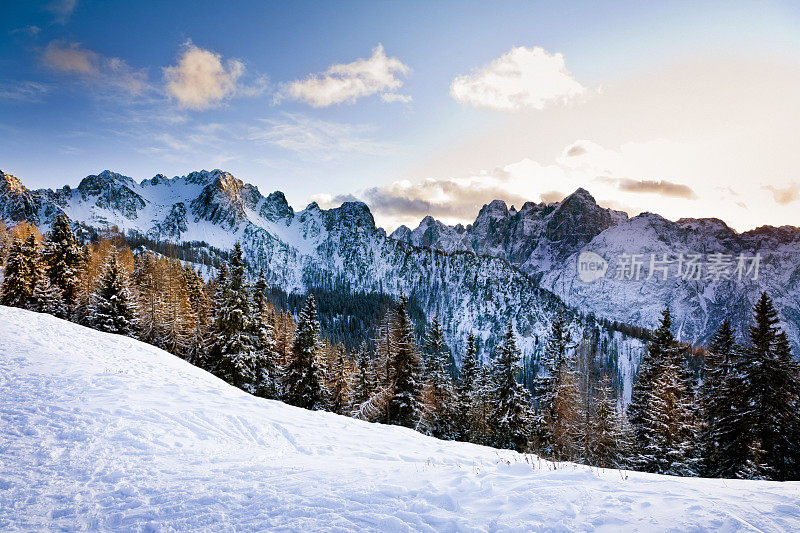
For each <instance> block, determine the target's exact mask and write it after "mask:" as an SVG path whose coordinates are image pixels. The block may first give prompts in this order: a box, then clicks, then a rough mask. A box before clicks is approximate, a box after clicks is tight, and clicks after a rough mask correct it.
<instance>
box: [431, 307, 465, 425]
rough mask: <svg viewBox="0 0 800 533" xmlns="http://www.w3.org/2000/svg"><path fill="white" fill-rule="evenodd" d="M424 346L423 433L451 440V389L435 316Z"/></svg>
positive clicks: (453, 412)
mask: <svg viewBox="0 0 800 533" xmlns="http://www.w3.org/2000/svg"><path fill="white" fill-rule="evenodd" d="M425 347H426V349H427V351H428V354H427V364H426V365H425V367H426V368H425V374H426V375H425V377H426V383H425V386H424V388H423V398H424V402H423V403H424V414H423V432H424V433H427V434H429V435H432V436H434V437H437V438H440V439H454V438H455V437H456V435H457V428H456V408H457V406H456V398H455V390H454V387H453V380H452V378H451V373H450V372H449V371H448V369H447V366H448V359H447V358H448V355H449V354H448V353H447V346H446V345H445V343H444V332H443V331H442V326H441V323H440V322H439V315H438V313H437V314H436V315H435V316H434V318H433V321H432V322H431V326H430V328H429V330H428V332H427V335H426V341H425Z"/></svg>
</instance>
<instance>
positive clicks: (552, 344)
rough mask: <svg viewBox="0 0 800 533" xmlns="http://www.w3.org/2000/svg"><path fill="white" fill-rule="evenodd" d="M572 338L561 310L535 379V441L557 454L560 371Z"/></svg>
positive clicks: (547, 452)
mask: <svg viewBox="0 0 800 533" xmlns="http://www.w3.org/2000/svg"><path fill="white" fill-rule="evenodd" d="M569 342H570V337H569V331H568V330H567V320H566V317H565V316H564V313H563V311H561V310H559V311H558V312H557V313H556V315H555V317H554V318H553V321H552V322H551V324H550V330H549V331H548V333H547V337H546V339H545V349H544V353H543V355H542V357H541V360H540V362H539V368H538V370H537V373H536V377H535V378H534V380H533V390H534V395H535V402H534V403H535V417H534V424H533V426H534V441H535V444H536V448H537V451H538V452H539V453H541V454H545V455H553V454H554V452H555V449H554V448H555V444H554V435H553V429H554V427H553V426H554V422H555V421H556V420H557V415H556V401H557V398H558V384H559V375H560V374H561V373H562V372H561V370H562V368H563V367H564V365H565V362H566V354H567V346H568V344H569Z"/></svg>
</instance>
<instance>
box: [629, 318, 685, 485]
mask: <svg viewBox="0 0 800 533" xmlns="http://www.w3.org/2000/svg"><path fill="white" fill-rule="evenodd" d="M671 328H672V318H671V316H670V310H669V307H667V308H665V309H664V311H663V313H662V317H661V324H660V325H659V327H658V329H657V330H656V331H655V333H654V335H653V338H652V339H651V341H650V346H649V347H648V351H647V354H646V356H645V357H644V359H643V361H642V365H641V367H640V370H639V376H638V378H637V381H636V384H635V385H634V389H633V393H632V395H631V404H630V405H629V411H628V412H629V414H630V420H631V424H632V426H633V431H634V439H635V441H634V454H635V457H634V459H633V460H634V462H635V465H636V466H637V467H638V468H639V469H641V470H644V471H647V472H656V473H660V474H670V475H692V474H693V473H694V472H695V471H696V469H697V466H698V465H697V456H696V448H695V443H696V441H697V425H696V419H695V413H694V410H693V407H694V402H693V396H692V384H691V376H690V374H689V372H688V369H687V368H686V364H685V361H684V356H683V354H684V349H683V348H681V347H680V346H679V345H678V343H677V342H676V341H675V338H674V336H673V334H672V330H671Z"/></svg>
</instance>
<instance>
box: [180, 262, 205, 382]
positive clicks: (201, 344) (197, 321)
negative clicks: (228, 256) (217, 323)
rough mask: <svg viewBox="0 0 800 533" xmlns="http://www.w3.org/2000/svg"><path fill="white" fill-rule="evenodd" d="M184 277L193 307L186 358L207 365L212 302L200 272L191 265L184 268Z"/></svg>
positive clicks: (194, 363) (203, 365)
mask: <svg viewBox="0 0 800 533" xmlns="http://www.w3.org/2000/svg"><path fill="white" fill-rule="evenodd" d="M183 278H184V283H185V285H186V290H187V293H188V298H189V305H190V306H191V308H192V319H193V320H192V322H191V326H190V332H189V338H190V340H189V347H188V350H187V351H186V360H187V361H189V362H190V363H192V364H193V365H195V366H199V367H201V368H202V367H205V366H206V352H207V349H208V346H209V336H210V329H209V326H210V318H211V316H210V313H211V309H210V304H209V299H208V296H207V294H206V292H205V284H204V283H203V278H202V276H200V274H199V273H198V272H197V271H196V270H195V269H193V268H192V267H190V266H185V267H184V269H183Z"/></svg>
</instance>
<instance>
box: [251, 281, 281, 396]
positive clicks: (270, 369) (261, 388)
mask: <svg viewBox="0 0 800 533" xmlns="http://www.w3.org/2000/svg"><path fill="white" fill-rule="evenodd" d="M272 314H273V312H272V309H271V306H270V305H269V304H268V303H267V281H266V279H265V278H264V272H263V271H261V272H259V275H258V280H257V281H256V284H255V286H254V287H253V333H254V335H255V340H256V346H255V354H256V361H255V366H256V379H255V391H256V394H258V395H259V396H262V397H264V398H277V394H278V388H277V379H278V372H277V364H276V359H277V354H276V348H275V330H274V327H273V325H272V324H273V321H274V317H273V316H272Z"/></svg>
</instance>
